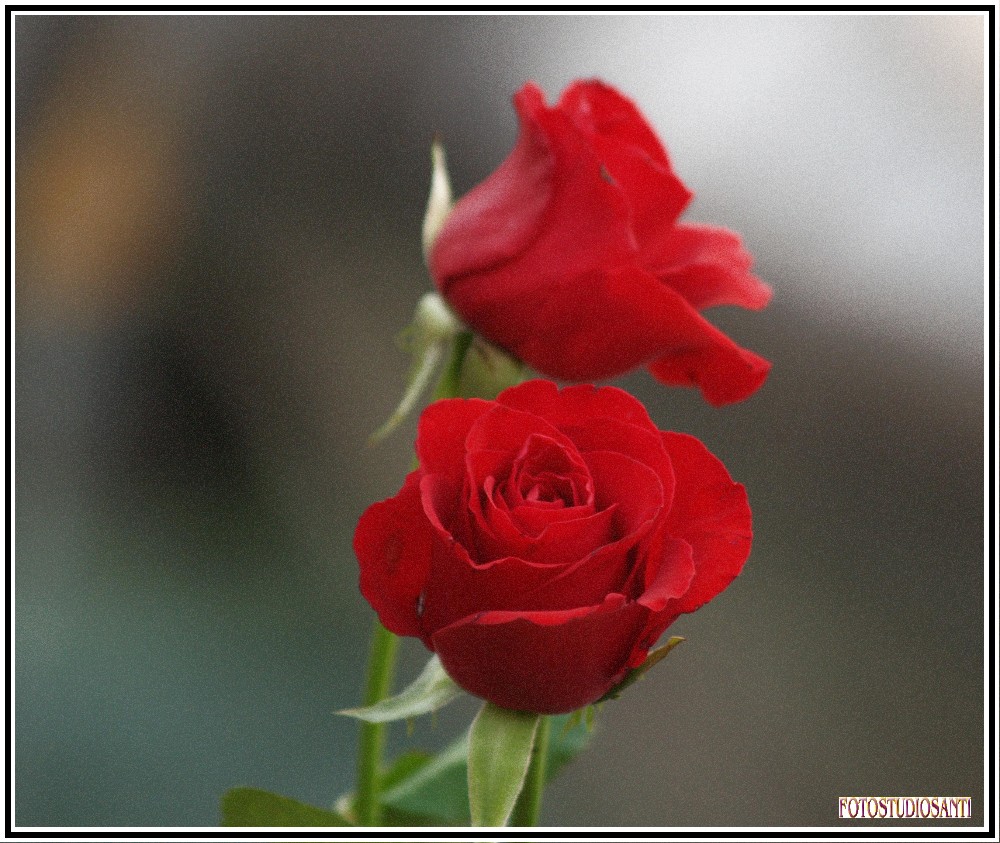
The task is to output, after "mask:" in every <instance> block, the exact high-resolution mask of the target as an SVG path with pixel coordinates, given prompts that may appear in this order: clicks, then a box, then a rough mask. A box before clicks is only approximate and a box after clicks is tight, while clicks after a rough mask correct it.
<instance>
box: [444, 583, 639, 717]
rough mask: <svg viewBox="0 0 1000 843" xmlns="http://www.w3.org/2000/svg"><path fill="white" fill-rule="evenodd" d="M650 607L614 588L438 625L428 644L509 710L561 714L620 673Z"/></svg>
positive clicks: (473, 688)
mask: <svg viewBox="0 0 1000 843" xmlns="http://www.w3.org/2000/svg"><path fill="white" fill-rule="evenodd" d="M648 613H649V610H648V609H646V608H645V607H644V606H640V605H639V604H638V603H629V602H626V601H625V599H624V598H623V597H622V595H620V594H618V595H614V594H613V595H609V596H608V597H607V599H606V600H605V601H604V602H603V603H602V604H601V605H600V606H593V607H589V608H585V609H576V610H571V611H566V612H521V613H512V612H487V613H484V614H482V615H476V616H473V617H469V618H466V619H464V620H461V621H459V622H458V623H455V624H452V625H451V626H449V627H446V628H444V629H442V630H439V631H438V632H437V633H435V634H434V636H433V645H434V650H435V652H437V654H438V656H439V657H440V658H441V663H442V664H443V665H444V668H445V670H446V671H447V672H448V674H449V675H450V676H451V678H452V679H454V680H455V681H456V682H457V683H458V684H459V685H461V686H462V687H463V688H465V690H467V691H469V692H470V693H472V694H475V695H476V696H479V697H483V698H484V699H487V700H490V701H491V702H493V703H495V704H496V705H499V706H502V707H504V708H509V709H513V710H515V711H532V712H538V713H541V714H560V713H563V712H567V711H573V710H575V709H577V708H580V707H581V706H584V705H587V704H589V703H592V702H594V701H595V700H597V699H599V698H600V697H601V696H603V695H604V693H605V692H606V691H608V690H609V689H610V688H611V687H612V686H613V685H614V684H615V683H616V682H618V681H619V680H620V679H621V677H622V675H623V674H624V671H625V669H626V668H625V666H626V663H627V661H628V657H629V654H630V652H631V650H632V647H633V644H634V642H635V641H636V639H637V637H638V636H639V635H640V634H641V632H642V629H643V627H644V626H645V623H646V618H647V616H648Z"/></svg>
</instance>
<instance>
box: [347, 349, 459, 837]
mask: <svg viewBox="0 0 1000 843" xmlns="http://www.w3.org/2000/svg"><path fill="white" fill-rule="evenodd" d="M470 345H472V334H471V333H469V332H468V331H463V332H462V333H460V334H459V335H458V336H457V337H455V340H454V342H453V344H452V349H451V359H450V360H449V361H448V365H447V366H446V367H445V370H444V372H442V373H441V380H440V381H438V385H437V388H436V389H435V390H434V399H433V400H435V401H437V400H438V399H441V398H455V397H457V396H458V393H459V387H460V385H461V378H462V363H463V362H464V361H465V354H466V352H467V351H468V350H469V346H470ZM398 649H399V639H398V638H397V637H396V636H395V635H393V634H392V633H391V632H389V630H387V629H386V628H385V627H384V626H382V624H380V623H379V622H378V621H375V630H374V632H373V633H372V646H371V655H370V656H369V658H368V684H367V686H366V687H365V701H364V704H365V706H369V705H375V703H377V702H378V701H379V700H381V699H385V697H386V696H388V694H389V690H390V689H391V688H392V674H393V672H394V668H395V666H396V651H397V650H398ZM385 735H386V724H385V723H362V724H361V737H360V738H359V740H358V764H357V776H358V786H357V796H356V797H355V799H354V813H355V814H356V816H357V821H358V823H359V824H360V825H381V823H382V805H381V804H380V802H379V798H378V778H379V773H380V772H381V771H382V753H383V751H384V750H385Z"/></svg>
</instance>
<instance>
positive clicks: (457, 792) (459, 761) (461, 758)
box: [380, 735, 472, 825]
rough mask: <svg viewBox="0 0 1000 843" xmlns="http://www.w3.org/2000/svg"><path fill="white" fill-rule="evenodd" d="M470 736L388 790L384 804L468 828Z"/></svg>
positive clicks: (455, 742)
mask: <svg viewBox="0 0 1000 843" xmlns="http://www.w3.org/2000/svg"><path fill="white" fill-rule="evenodd" d="M468 753H469V739H468V735H463V736H462V737H461V738H459V739H458V740H456V741H454V742H453V743H451V744H450V745H449V746H448V747H446V748H445V749H444V750H442V751H441V752H440V753H438V754H437V755H435V756H434V757H433V758H431V759H430V760H429V761H428V762H427V763H426V764H424V765H423V766H421V767H420V768H419V769H417V770H416V771H415V772H414V773H413V774H412V775H411V776H410V777H409V778H406V779H404V780H402V781H399V782H398V783H397V784H395V785H394V786H392V787H387V788H386V790H385V791H384V792H383V793H382V794H380V798H381V801H382V804H383V805H385V806H387V807H388V808H391V809H394V810H396V811H401V812H405V813H406V814H412V815H416V816H423V817H429V818H432V819H434V820H436V821H437V823H438V824H440V825H469V824H470V823H471V821H472V820H471V816H470V814H469V795H468V784H467V781H468V776H467V773H466V757H467V756H468Z"/></svg>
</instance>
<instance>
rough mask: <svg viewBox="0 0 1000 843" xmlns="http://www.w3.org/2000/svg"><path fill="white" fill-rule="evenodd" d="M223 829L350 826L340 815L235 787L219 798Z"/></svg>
mask: <svg viewBox="0 0 1000 843" xmlns="http://www.w3.org/2000/svg"><path fill="white" fill-rule="evenodd" d="M222 825H224V826H267V827H269V828H280V827H283V826H321V827H334V826H336V827H340V826H350V825H353V823H350V822H348V821H347V820H346V819H345V818H344V817H343V816H342V815H341V814H339V813H337V812H336V811H328V810H326V809H324V808H317V807H315V806H314V805H307V804H306V803H305V802H299V801H298V800H295V799H291V798H289V797H288V796H279V795H278V794H277V793H270V792H268V791H266V790H260V789H259V788H256V787H237V788H233V789H232V790H230V791H228V792H226V793H225V794H224V795H223V797H222Z"/></svg>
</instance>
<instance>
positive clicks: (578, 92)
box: [559, 80, 693, 246]
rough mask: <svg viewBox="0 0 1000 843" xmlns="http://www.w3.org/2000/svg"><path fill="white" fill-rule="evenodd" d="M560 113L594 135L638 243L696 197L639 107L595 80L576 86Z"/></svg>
mask: <svg viewBox="0 0 1000 843" xmlns="http://www.w3.org/2000/svg"><path fill="white" fill-rule="evenodd" d="M559 107H560V108H561V109H563V110H564V111H565V112H566V113H567V114H569V115H570V117H571V118H572V120H573V121H574V123H576V125H577V126H579V127H580V128H581V129H583V130H584V131H585V132H587V133H588V134H589V135H590V140H591V143H592V144H593V145H594V148H595V150H596V151H597V154H598V155H599V156H600V158H601V163H602V164H603V165H604V166H605V168H606V169H607V171H608V174H609V176H610V177H611V178H612V179H613V180H614V182H615V183H616V184H617V185H618V186H619V187H621V189H622V191H623V192H624V193H625V196H626V197H627V199H628V205H629V209H630V212H631V220H632V228H633V232H634V233H635V237H636V241H637V243H638V244H639V245H640V246H641V245H642V244H644V243H646V242H647V241H649V240H650V239H652V238H655V237H656V236H657V235H658V232H660V231H662V230H663V229H664V228H669V227H670V226H672V225H673V224H674V222H676V220H677V218H678V217H679V216H680V215H681V212H682V211H683V210H684V208H685V207H686V206H687V204H688V202H690V201H691V198H692V196H693V194H692V193H691V192H690V191H689V190H688V189H687V188H686V187H685V186H684V183H683V182H682V181H681V180H680V179H679V178H678V177H677V175H676V174H675V173H674V172H673V170H672V169H671V168H670V162H669V160H668V159H667V154H666V152H665V150H664V149H663V145H662V144H661V143H660V141H659V138H657V137H656V134H655V133H654V132H653V130H652V129H651V128H650V126H649V124H648V123H647V122H646V118H645V117H643V116H642V114H641V113H640V111H639V109H638V108H637V107H636V106H635V103H633V102H632V101H631V100H629V99H627V98H626V97H624V96H622V95H621V94H620V93H619V92H618V91H616V90H615V89H614V88H612V87H610V86H609V85H605V84H604V83H603V82H598V81H596V80H591V81H586V82H577V83H575V84H573V85H571V86H570V87H569V88H568V89H567V90H566V92H565V93H564V94H563V96H562V99H561V100H560V101H559Z"/></svg>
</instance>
